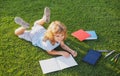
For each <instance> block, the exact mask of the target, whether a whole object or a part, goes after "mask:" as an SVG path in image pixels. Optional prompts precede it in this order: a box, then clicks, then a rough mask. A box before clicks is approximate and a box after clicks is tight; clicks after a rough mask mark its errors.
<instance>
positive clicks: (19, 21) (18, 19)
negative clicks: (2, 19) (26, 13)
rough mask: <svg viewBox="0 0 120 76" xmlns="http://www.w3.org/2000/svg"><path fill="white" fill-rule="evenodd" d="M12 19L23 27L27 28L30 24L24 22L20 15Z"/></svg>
mask: <svg viewBox="0 0 120 76" xmlns="http://www.w3.org/2000/svg"><path fill="white" fill-rule="evenodd" d="M14 21H15V23H17V24H19V25H21V26H23V27H25V28H29V26H30V24H29V23H27V22H25V21H24V20H23V19H22V18H20V17H15V18H14Z"/></svg>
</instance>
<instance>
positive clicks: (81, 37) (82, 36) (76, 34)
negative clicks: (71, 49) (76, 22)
mask: <svg viewBox="0 0 120 76" xmlns="http://www.w3.org/2000/svg"><path fill="white" fill-rule="evenodd" d="M72 36H74V37H75V38H77V39H78V40H80V41H83V40H85V39H86V38H88V37H90V34H89V33H87V32H86V31H84V30H83V29H80V30H78V31H75V32H73V33H72Z"/></svg>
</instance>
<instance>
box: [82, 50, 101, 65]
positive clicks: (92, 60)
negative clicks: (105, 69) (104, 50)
mask: <svg viewBox="0 0 120 76" xmlns="http://www.w3.org/2000/svg"><path fill="white" fill-rule="evenodd" d="M100 57H101V52H98V51H95V50H89V51H88V53H87V54H86V55H85V57H84V58H83V61H84V62H87V63H89V64H92V65H95V64H96V62H97V61H98V59H99V58H100Z"/></svg>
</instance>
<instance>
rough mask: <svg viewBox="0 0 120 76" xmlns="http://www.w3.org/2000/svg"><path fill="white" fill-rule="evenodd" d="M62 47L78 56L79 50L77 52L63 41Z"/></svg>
mask: <svg viewBox="0 0 120 76" xmlns="http://www.w3.org/2000/svg"><path fill="white" fill-rule="evenodd" d="M60 45H61V47H62V48H63V49H64V50H66V51H68V52H69V53H71V54H72V55H73V56H74V57H76V56H77V52H75V51H74V50H72V49H71V48H69V47H68V46H67V45H66V44H65V43H64V42H63V41H62V42H61V44H60Z"/></svg>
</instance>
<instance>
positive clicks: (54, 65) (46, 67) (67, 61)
mask: <svg viewBox="0 0 120 76" xmlns="http://www.w3.org/2000/svg"><path fill="white" fill-rule="evenodd" d="M39 63H40V66H41V69H42V72H43V74H46V73H51V72H55V71H59V70H62V69H65V68H69V67H72V66H76V65H78V64H77V62H76V61H75V60H74V58H73V57H72V56H71V55H70V57H68V58H66V57H63V56H59V57H55V58H50V59H46V60H40V61H39Z"/></svg>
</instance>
